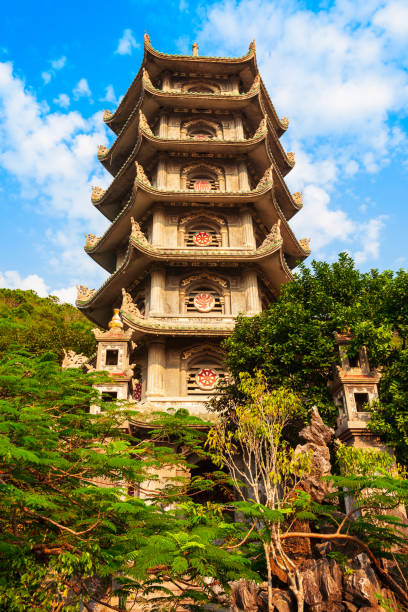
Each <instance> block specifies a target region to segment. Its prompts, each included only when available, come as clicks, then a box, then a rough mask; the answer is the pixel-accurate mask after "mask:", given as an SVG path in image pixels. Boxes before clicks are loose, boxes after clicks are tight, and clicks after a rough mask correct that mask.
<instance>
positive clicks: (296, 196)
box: [292, 191, 303, 208]
mask: <svg viewBox="0 0 408 612" xmlns="http://www.w3.org/2000/svg"><path fill="white" fill-rule="evenodd" d="M292 200H293V201H294V202H295V204H296V206H298V207H299V208H302V206H303V191H295V193H292Z"/></svg>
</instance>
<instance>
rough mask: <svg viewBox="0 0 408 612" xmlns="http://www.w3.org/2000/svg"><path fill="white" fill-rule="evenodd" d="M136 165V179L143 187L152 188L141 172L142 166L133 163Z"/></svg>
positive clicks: (142, 171) (143, 172)
mask: <svg viewBox="0 0 408 612" xmlns="http://www.w3.org/2000/svg"><path fill="white" fill-rule="evenodd" d="M135 165H136V178H137V179H138V180H139V181H140V182H141V183H144V184H145V185H149V187H151V186H152V184H151V182H150V181H149V179H148V178H147V176H146V174H145V171H144V170H143V166H142V165H141V164H139V162H135Z"/></svg>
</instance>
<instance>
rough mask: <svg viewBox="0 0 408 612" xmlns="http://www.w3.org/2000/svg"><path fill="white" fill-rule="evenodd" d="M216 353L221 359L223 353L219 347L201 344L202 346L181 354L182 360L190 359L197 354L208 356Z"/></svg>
mask: <svg viewBox="0 0 408 612" xmlns="http://www.w3.org/2000/svg"><path fill="white" fill-rule="evenodd" d="M214 352H215V353H216V354H217V355H218V356H219V357H220V358H221V351H220V349H219V348H218V347H217V346H214V345H213V344H200V346H193V347H192V348H190V349H188V350H186V351H184V352H183V353H181V359H189V358H190V357H191V356H192V355H196V354H197V353H203V354H205V355H208V354H209V353H214Z"/></svg>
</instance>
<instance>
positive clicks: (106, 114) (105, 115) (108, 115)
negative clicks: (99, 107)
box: [103, 109, 113, 122]
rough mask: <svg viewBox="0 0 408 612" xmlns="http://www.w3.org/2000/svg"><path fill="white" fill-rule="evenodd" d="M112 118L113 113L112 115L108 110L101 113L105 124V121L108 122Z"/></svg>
mask: <svg viewBox="0 0 408 612" xmlns="http://www.w3.org/2000/svg"><path fill="white" fill-rule="evenodd" d="M112 117H113V113H112V111H110V110H108V109H105V110H104V111H103V120H104V121H105V122H106V121H109V120H110V119H111V118H112Z"/></svg>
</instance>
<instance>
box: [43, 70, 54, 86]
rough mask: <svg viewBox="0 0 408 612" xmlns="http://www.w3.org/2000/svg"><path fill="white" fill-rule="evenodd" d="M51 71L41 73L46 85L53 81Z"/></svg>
mask: <svg viewBox="0 0 408 612" xmlns="http://www.w3.org/2000/svg"><path fill="white" fill-rule="evenodd" d="M51 76H52V75H51V72H42V73H41V78H42V80H43V81H44V84H45V85H48V83H49V82H50V81H51Z"/></svg>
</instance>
